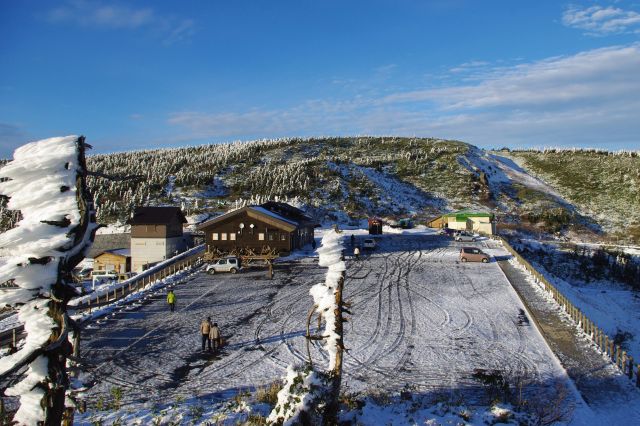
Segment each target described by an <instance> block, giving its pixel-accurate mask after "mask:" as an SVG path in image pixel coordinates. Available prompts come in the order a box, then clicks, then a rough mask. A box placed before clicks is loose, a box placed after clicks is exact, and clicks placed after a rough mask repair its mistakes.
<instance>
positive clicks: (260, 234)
mask: <svg viewBox="0 0 640 426" xmlns="http://www.w3.org/2000/svg"><path fill="white" fill-rule="evenodd" d="M258 239H259V240H260V241H264V232H259V233H258Z"/></svg>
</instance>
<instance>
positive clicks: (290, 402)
mask: <svg viewBox="0 0 640 426" xmlns="http://www.w3.org/2000/svg"><path fill="white" fill-rule="evenodd" d="M343 248H344V246H343V237H342V235H341V234H340V233H339V232H338V231H337V230H332V231H329V232H327V233H326V234H325V235H324V237H323V238H322V245H321V247H320V248H319V249H318V253H319V254H320V259H319V265H320V266H324V267H326V268H328V271H327V274H326V277H325V281H324V282H323V283H319V284H316V285H314V286H313V287H311V290H310V291H309V293H310V294H311V296H312V297H313V303H314V305H313V309H312V311H311V312H310V315H309V318H311V315H312V314H313V312H316V311H317V312H318V314H319V315H320V319H321V321H322V322H323V323H324V334H323V335H322V336H307V338H309V339H311V338H314V339H317V340H323V341H324V350H325V351H327V353H328V354H329V364H328V365H327V369H326V370H322V369H319V368H318V366H315V367H314V366H312V364H311V363H310V364H309V365H307V366H304V367H295V366H289V367H288V369H287V376H286V377H285V384H284V386H283V388H282V390H281V391H280V392H278V402H277V403H276V406H275V407H274V409H273V411H272V412H271V414H270V415H269V417H268V418H267V422H268V423H270V424H283V425H295V424H337V420H338V419H337V413H338V397H339V395H340V385H341V380H342V353H343V350H344V343H343V339H342V336H343V329H342V328H343V327H342V324H343V322H344V318H343V313H344V312H345V309H344V306H343V305H344V304H343V302H342V288H343V285H344V275H345V271H346V265H345V262H344V259H343V255H342V251H343ZM307 328H308V325H307Z"/></svg>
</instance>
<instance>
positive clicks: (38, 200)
mask: <svg viewBox="0 0 640 426" xmlns="http://www.w3.org/2000/svg"><path fill="white" fill-rule="evenodd" d="M86 147H88V145H85V143H84V137H77V136H67V137H59V138H51V139H45V140H42V141H38V142H32V143H29V144H27V145H24V146H22V147H20V148H18V149H17V150H16V151H15V153H14V159H13V161H11V162H10V163H8V164H7V165H5V166H4V167H3V168H2V169H0V176H1V177H3V178H6V179H7V180H5V181H3V182H1V183H0V193H2V194H4V195H6V196H8V197H9V198H10V199H9V203H8V206H7V207H8V208H10V209H12V210H19V211H20V212H21V213H22V220H21V221H20V222H18V223H17V225H16V227H15V228H13V229H10V230H8V231H7V232H5V233H3V234H1V235H0V247H1V248H2V249H4V252H5V253H7V254H8V255H7V257H5V258H2V259H1V260H0V282H6V281H8V280H11V279H12V280H14V283H15V285H16V288H12V289H8V290H3V292H2V293H0V296H1V300H2V305H3V306H6V305H9V306H11V307H14V308H15V309H16V311H17V313H18V318H19V320H20V322H21V323H22V324H24V329H25V332H26V337H25V339H24V340H23V341H21V342H20V344H19V346H18V347H17V348H16V349H17V350H16V351H15V352H14V353H12V354H9V355H6V356H4V357H2V358H0V376H1V377H6V376H8V375H10V374H16V373H20V374H22V381H20V382H18V383H17V384H16V385H14V386H13V387H11V388H9V389H7V390H6V395H9V396H17V397H19V399H20V407H19V409H18V411H17V412H16V413H15V416H14V421H16V422H18V423H19V424H27V425H33V424H37V423H39V422H44V424H46V425H56V424H60V423H61V421H62V417H63V412H64V408H65V393H66V389H67V387H68V384H69V383H68V382H69V380H68V377H67V372H66V359H67V357H68V356H69V355H70V354H71V353H72V349H73V348H72V346H71V343H70V342H69V338H68V335H69V333H70V332H71V331H72V328H73V327H74V324H73V322H72V320H71V319H70V318H69V316H68V315H67V311H66V310H67V309H66V308H67V302H68V301H69V300H70V299H71V298H72V297H74V296H76V295H77V293H76V290H75V288H74V287H73V286H72V285H71V284H70V283H71V271H72V270H73V268H74V267H75V266H76V265H77V264H78V263H79V262H80V261H81V260H82V259H83V258H84V255H85V252H86V251H87V249H88V248H89V247H90V246H91V243H92V241H93V238H94V234H95V230H96V228H97V226H96V224H95V212H94V211H93V203H92V201H91V196H90V195H89V192H88V191H87V187H86V184H85V177H86V166H85V148H86Z"/></svg>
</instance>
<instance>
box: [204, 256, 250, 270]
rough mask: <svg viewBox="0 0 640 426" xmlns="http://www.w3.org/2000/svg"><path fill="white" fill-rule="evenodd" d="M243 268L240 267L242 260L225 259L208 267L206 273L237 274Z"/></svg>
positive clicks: (235, 258) (234, 258)
mask: <svg viewBox="0 0 640 426" xmlns="http://www.w3.org/2000/svg"><path fill="white" fill-rule="evenodd" d="M240 269H242V266H240V259H238V258H237V257H223V258H222V259H218V260H216V261H214V262H213V263H210V264H208V265H207V268H206V271H207V273H208V274H215V273H216V272H231V273H232V274H235V273H236V272H238V271H239V270H240Z"/></svg>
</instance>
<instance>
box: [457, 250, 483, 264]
mask: <svg viewBox="0 0 640 426" xmlns="http://www.w3.org/2000/svg"><path fill="white" fill-rule="evenodd" d="M460 261H461V262H482V263H487V262H489V255H488V254H486V253H485V252H483V251H482V250H480V249H478V248H475V247H462V248H461V249H460Z"/></svg>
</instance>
